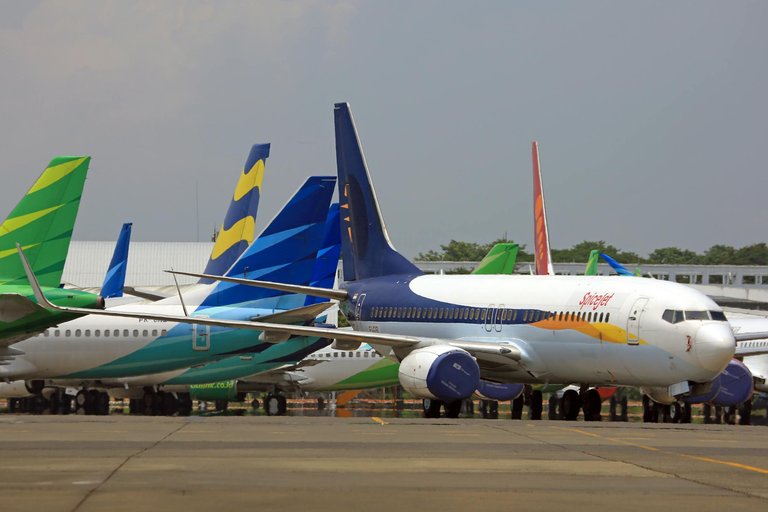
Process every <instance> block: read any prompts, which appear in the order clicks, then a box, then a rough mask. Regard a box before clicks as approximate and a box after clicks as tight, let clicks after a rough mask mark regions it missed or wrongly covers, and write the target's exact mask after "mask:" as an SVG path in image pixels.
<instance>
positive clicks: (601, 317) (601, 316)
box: [598, 313, 603, 322]
mask: <svg viewBox="0 0 768 512" xmlns="http://www.w3.org/2000/svg"><path fill="white" fill-rule="evenodd" d="M602 321H603V314H602V313H600V319H599V320H598V322H602Z"/></svg>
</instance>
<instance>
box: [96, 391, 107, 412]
mask: <svg viewBox="0 0 768 512" xmlns="http://www.w3.org/2000/svg"><path fill="white" fill-rule="evenodd" d="M94 405H95V407H94V409H95V411H94V412H95V414H98V415H99V416H108V415H109V394H108V393H107V392H105V391H99V392H98V395H96V402H95V404H94Z"/></svg>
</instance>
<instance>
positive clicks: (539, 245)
mask: <svg viewBox="0 0 768 512" xmlns="http://www.w3.org/2000/svg"><path fill="white" fill-rule="evenodd" d="M531 157H532V159H533V242H534V254H535V256H536V275H539V276H547V275H553V274H554V273H555V272H554V270H553V269H552V256H551V253H550V251H549V230H548V228H547V213H546V210H545V209H544V187H543V185H542V182H541V168H540V167H539V145H538V144H537V143H536V141H533V145H532V148H531Z"/></svg>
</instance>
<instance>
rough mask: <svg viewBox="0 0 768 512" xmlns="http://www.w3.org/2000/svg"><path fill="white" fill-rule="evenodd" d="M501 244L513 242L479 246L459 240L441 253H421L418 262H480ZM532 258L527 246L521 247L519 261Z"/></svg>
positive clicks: (500, 240)
mask: <svg viewBox="0 0 768 512" xmlns="http://www.w3.org/2000/svg"><path fill="white" fill-rule="evenodd" d="M499 242H506V243H510V242H512V241H511V240H506V239H499V240H494V241H493V242H491V243H488V244H479V243H476V242H460V241H458V240H451V241H450V242H448V243H447V244H445V245H441V246H440V251H439V252H438V251H435V250H431V251H428V252H426V253H419V254H418V255H417V256H416V260H417V261H480V260H482V259H483V258H484V257H485V255H486V254H488V251H490V250H491V247H493V246H494V245H496V244H497V243H499ZM526 257H530V255H528V253H526V252H525V245H520V251H519V252H518V260H522V261H529V260H527V259H525V258H526Z"/></svg>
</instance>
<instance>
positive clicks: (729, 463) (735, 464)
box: [553, 427, 768, 475]
mask: <svg viewBox="0 0 768 512" xmlns="http://www.w3.org/2000/svg"><path fill="white" fill-rule="evenodd" d="M553 428H556V429H558V430H569V431H571V432H576V433H578V434H582V435H585V436H590V437H598V438H600V439H607V440H608V441H613V442H615V443H622V444H627V445H631V446H636V447H638V448H642V449H643V450H648V451H653V452H659V453H664V454H666V455H676V456H678V457H683V458H686V459H693V460H698V461H700V462H709V463H710V464H722V465H723V466H730V467H732V468H737V469H743V470H745V471H752V472H754V473H760V474H762V475H768V469H764V468H759V467H757V466H750V465H748V464H741V463H739V462H733V461H730V460H720V459H713V458H711V457H702V456H700V455H688V454H687V453H677V452H670V451H666V450H660V449H658V448H654V447H653V446H646V445H643V444H639V443H633V442H630V441H626V440H624V439H618V438H615V437H608V436H602V435H600V434H594V433H592V432H587V431H585V430H581V429H578V428H564V427H553Z"/></svg>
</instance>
